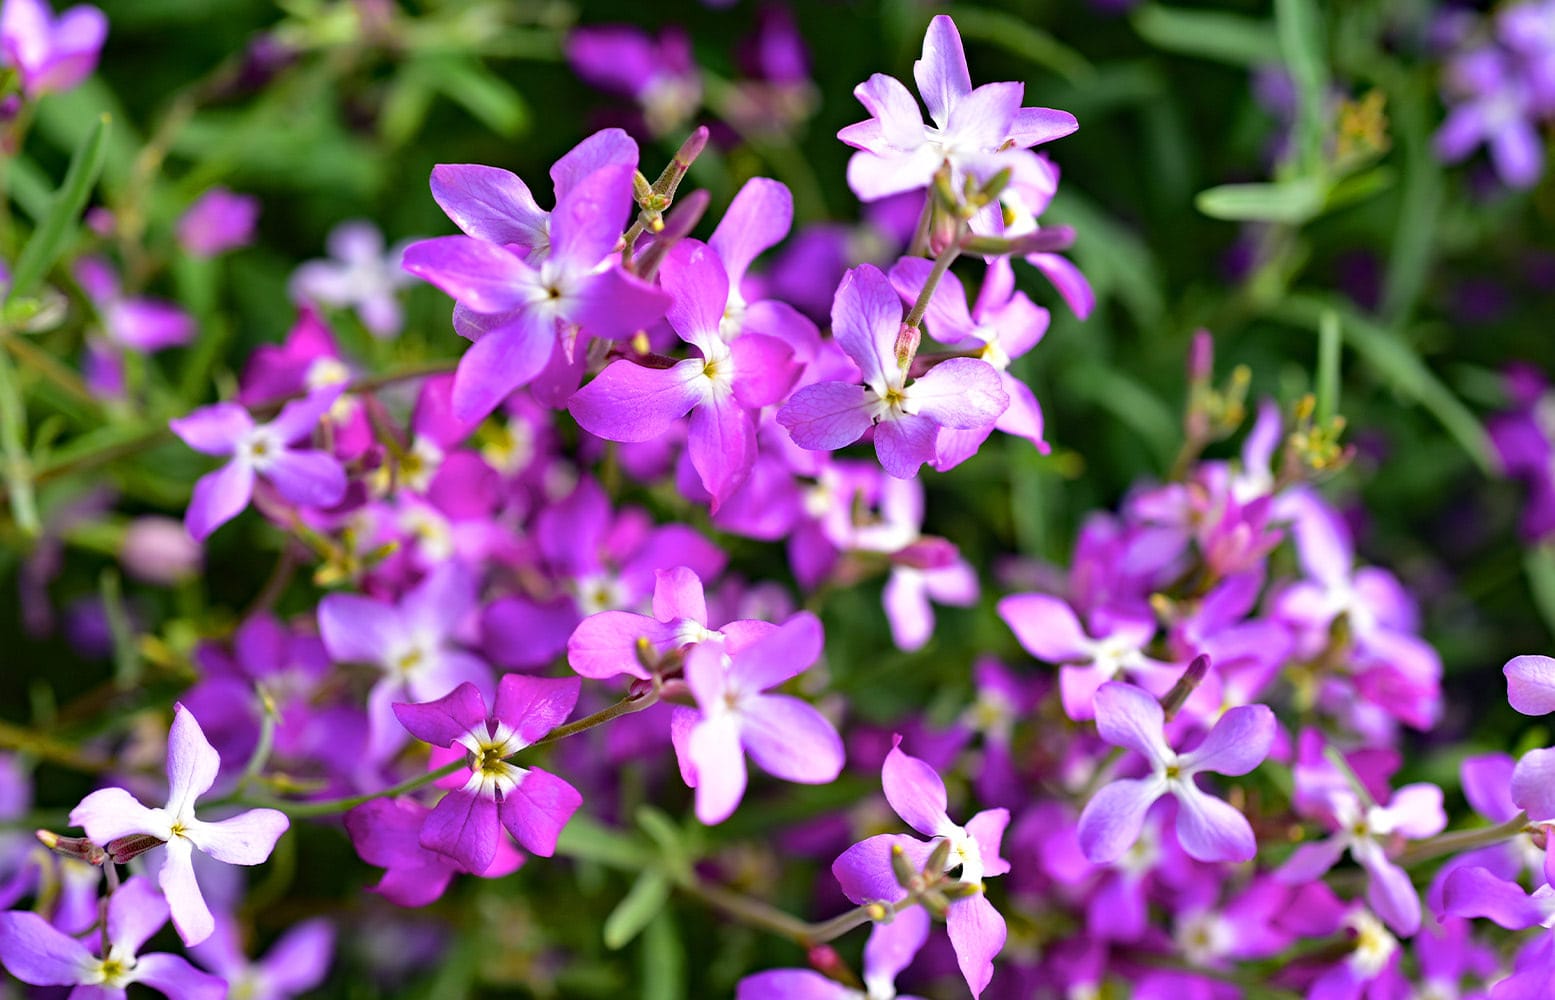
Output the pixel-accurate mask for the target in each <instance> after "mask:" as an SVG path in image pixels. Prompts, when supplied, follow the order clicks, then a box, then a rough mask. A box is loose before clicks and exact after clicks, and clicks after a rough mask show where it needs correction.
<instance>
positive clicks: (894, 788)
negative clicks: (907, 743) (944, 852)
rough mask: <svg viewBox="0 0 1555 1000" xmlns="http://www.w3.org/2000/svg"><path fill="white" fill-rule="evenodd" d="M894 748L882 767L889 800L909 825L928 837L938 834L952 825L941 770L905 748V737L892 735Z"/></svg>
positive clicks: (886, 794) (883, 780) (886, 796)
mask: <svg viewBox="0 0 1555 1000" xmlns="http://www.w3.org/2000/svg"><path fill="white" fill-rule="evenodd" d="M891 743H892V746H891V752H890V753H888V754H886V758H885V764H884V765H883V766H882V767H881V769H880V784H881V785H882V786H883V787H884V789H885V798H886V801H887V802H889V803H891V808H892V809H895V810H896V814H897V815H898V816H900V817H901V818H902V821H903V822H905V823H906V824H907V825H908V826H910V827H912V828H913V829H914V830H917V831H918V832H919V833H921V834H923V835H924V836H925V837H937V836H940V835H941V834H943V833H944V832H945V827H947V826H949V825H950V816H949V815H948V814H947V813H946V812H945V808H946V796H945V782H944V781H943V780H942V779H941V778H940V776H939V772H937V771H935V770H934V768H932V767H930V766H929V765H928V764H927V763H925V762H924V761H922V760H919V759H918V758H917V757H913V756H910V755H908V754H905V753H903V752H902V738H901V737H900V736H895V737H892V741H891Z"/></svg>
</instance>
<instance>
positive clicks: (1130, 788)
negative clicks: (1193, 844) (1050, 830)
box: [1079, 779, 1166, 865]
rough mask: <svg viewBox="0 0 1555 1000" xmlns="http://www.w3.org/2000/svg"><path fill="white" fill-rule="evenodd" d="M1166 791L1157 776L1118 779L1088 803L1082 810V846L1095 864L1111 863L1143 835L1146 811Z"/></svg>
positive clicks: (1102, 789)
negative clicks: (1143, 778) (1142, 778)
mask: <svg viewBox="0 0 1555 1000" xmlns="http://www.w3.org/2000/svg"><path fill="white" fill-rule="evenodd" d="M1165 793H1166V785H1165V783H1164V782H1161V781H1157V780H1155V779H1145V780H1132V779H1124V780H1122V781H1114V782H1112V783H1111V784H1109V785H1103V786H1102V788H1101V789H1100V790H1099V791H1098V792H1097V793H1096V794H1095V795H1094V796H1092V797H1091V801H1089V802H1087V803H1086V804H1085V811H1084V812H1082V813H1081V814H1080V830H1079V833H1080V849H1081V850H1082V851H1084V852H1085V857H1086V859H1087V860H1089V861H1091V862H1092V863H1093V864H1098V865H1104V864H1110V863H1112V862H1114V861H1116V860H1118V859H1119V858H1121V857H1122V856H1123V853H1124V852H1125V851H1127V850H1128V849H1129V848H1130V847H1132V846H1133V844H1134V841H1136V840H1138V839H1139V831H1140V830H1141V829H1142V828H1143V827H1144V825H1145V812H1146V811H1147V810H1149V808H1150V806H1151V805H1152V804H1153V803H1154V802H1155V800H1156V799H1158V798H1160V797H1161V796H1162V795H1164V794H1165Z"/></svg>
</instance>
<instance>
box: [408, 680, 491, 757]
mask: <svg viewBox="0 0 1555 1000" xmlns="http://www.w3.org/2000/svg"><path fill="white" fill-rule="evenodd" d="M394 717H395V718H396V719H399V720H400V725H402V726H404V727H405V729H406V731H407V732H409V733H410V735H412V736H414V737H415V738H416V739H418V740H420V741H421V742H423V743H430V744H432V745H433V746H435V747H451V746H453V745H454V744H455V743H457V742H458V741H459V740H460V739H461V738H462V737H463V736H464V735H465V734H467V733H468V732H470V730H472V729H475V730H478V731H479V732H481V733H484V732H486V699H484V698H482V697H481V693H480V691H478V690H477V689H476V687H475V685H474V684H460V685H459V686H458V687H456V688H454V689H453V690H452V691H450V692H448V694H446V695H444V696H443V697H441V698H439V699H437V700H436V701H429V702H423V703H421V704H419V705H412V704H406V703H404V702H399V703H397V704H395V706H394Z"/></svg>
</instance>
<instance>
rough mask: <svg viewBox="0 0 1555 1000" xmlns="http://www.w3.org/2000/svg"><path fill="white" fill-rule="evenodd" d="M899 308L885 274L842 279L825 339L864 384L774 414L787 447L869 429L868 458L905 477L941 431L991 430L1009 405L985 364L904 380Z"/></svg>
mask: <svg viewBox="0 0 1555 1000" xmlns="http://www.w3.org/2000/svg"><path fill="white" fill-rule="evenodd" d="M901 326H902V305H901V301H900V300H899V299H898V298H897V296H896V292H895V291H893V290H892V288H891V283H890V281H889V280H887V279H886V276H885V275H884V274H882V273H881V272H880V270H879V269H878V268H876V267H874V266H873V265H870V264H863V265H860V266H859V267H857V268H854V269H853V270H852V271H849V272H848V274H847V275H846V276H845V277H844V278H843V280H842V285H841V286H840V287H839V288H838V289H837V297H836V299H835V301H834V302H833V304H832V335H833V336H834V337H835V338H836V340H837V343H838V344H839V345H841V347H842V349H843V350H844V351H846V352H847V354H848V356H849V357H851V358H852V359H853V361H854V362H855V363H856V364H857V365H858V367H859V370H860V371H861V372H862V373H863V384H862V385H860V384H858V383H853V382H838V381H833V382H817V383H815V384H814V385H807V386H805V387H804V388H802V389H800V390H799V391H798V392H796V393H794V395H793V397H792V398H791V399H790V400H789V401H788V402H787V403H786V404H785V405H784V406H783V408H782V409H781V410H779V411H778V415H777V419H778V422H779V423H781V424H782V425H783V426H784V427H786V428H788V432H789V434H791V435H792V436H793V439H794V443H795V444H797V445H799V446H800V447H801V448H807V449H809V450H811V451H834V450H836V449H837V448H841V447H843V446H844V445H848V444H852V443H853V442H854V441H857V440H858V439H859V438H860V437H863V435H864V433H865V432H866V431H868V430H869V429H870V427H872V426H873V427H874V428H875V452H876V454H877V455H879V457H880V464H881V466H882V467H883V468H884V469H885V470H886V471H887V472H889V473H890V474H891V475H893V476H896V477H898V478H900V479H909V478H911V477H912V476H914V475H916V474H917V472H918V467H919V466H920V465H922V464H923V463H924V462H930V461H933V460H934V458H935V455H936V448H937V441H938V439H939V435H940V432H941V428H951V429H953V430H969V431H976V430H981V429H983V428H987V427H991V426H992V425H993V423H994V422H995V421H996V420H998V419H999V415H1000V414H1002V413H1003V412H1004V411H1005V409H1006V408H1007V407H1008V406H1009V405H1010V397H1009V396H1008V395H1006V394H1005V391H1004V388H1003V386H1002V385H1001V384H1000V380H999V373H998V372H996V371H995V370H994V369H993V367H992V366H991V365H989V364H988V362H986V361H980V360H978V359H976V358H951V359H950V360H948V361H942V362H940V363H939V364H937V365H935V366H934V367H933V368H931V369H929V371H928V372H927V373H926V374H924V375H922V376H920V377H918V378H917V379H915V380H912V381H909V380H908V378H907V373H906V372H904V371H903V370H902V366H901V364H900V363H899V362H898V360H897V357H896V338H897V334H898V332H899V331H900V330H901Z"/></svg>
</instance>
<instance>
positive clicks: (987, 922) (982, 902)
mask: <svg viewBox="0 0 1555 1000" xmlns="http://www.w3.org/2000/svg"><path fill="white" fill-rule="evenodd" d="M945 930H946V931H947V932H948V933H949V935H950V944H951V946H952V947H954V948H955V949H956V964H957V965H958V966H960V967H961V975H962V976H964V977H965V978H966V984H967V987H968V988H970V989H971V991H972V996H974V997H980V996H982V995H983V990H985V989H987V988H988V981H989V980H990V979H992V978H993V960H994V956H995V955H997V954H999V952H1000V951H1002V950H1003V949H1004V940H1005V926H1004V917H1002V916H1000V914H999V911H998V910H996V909H994V906H993V904H992V903H990V902H988V897H987V896H985V895H983V894H982V893H981V892H979V893H976V894H974V895H971V896H968V897H967V898H965V899H963V900H961V901H960V902H955V903H951V904H950V912H949V913H948V914H946V916H945Z"/></svg>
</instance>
